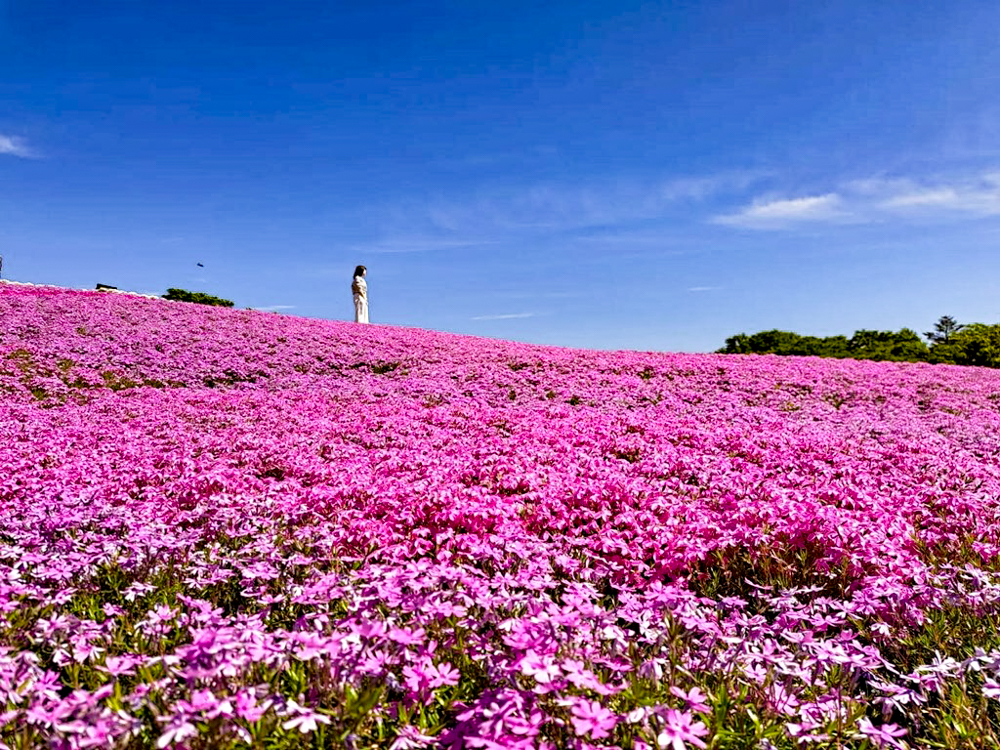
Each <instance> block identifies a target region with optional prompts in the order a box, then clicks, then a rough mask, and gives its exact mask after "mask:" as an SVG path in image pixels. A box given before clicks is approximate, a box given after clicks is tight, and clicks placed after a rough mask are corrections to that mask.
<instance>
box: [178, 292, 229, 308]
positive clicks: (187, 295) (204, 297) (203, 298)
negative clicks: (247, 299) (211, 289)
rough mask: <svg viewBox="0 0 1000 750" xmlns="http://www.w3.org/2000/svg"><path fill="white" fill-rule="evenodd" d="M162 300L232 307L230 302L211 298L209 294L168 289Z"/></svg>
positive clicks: (219, 298)
mask: <svg viewBox="0 0 1000 750" xmlns="http://www.w3.org/2000/svg"><path fill="white" fill-rule="evenodd" d="M163 299H169V300H172V301H173V302H195V303H197V304H199V305H215V306H216V307H232V306H233V303H232V301H230V300H228V299H222V298H221V297H213V296H212V295H211V294H205V293H204V292H189V291H187V290H186V289H174V288H170V289H168V290H167V293H166V294H164V295H163Z"/></svg>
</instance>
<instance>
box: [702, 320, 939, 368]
mask: <svg viewBox="0 0 1000 750" xmlns="http://www.w3.org/2000/svg"><path fill="white" fill-rule="evenodd" d="M718 353H720V354H782V355H796V356H802V357H838V358H847V357H850V358H853V359H876V360H890V361H895V362H902V361H907V362H922V361H925V360H927V358H928V356H929V351H928V349H927V346H926V345H925V344H924V342H923V341H921V340H920V336H918V335H917V334H916V333H915V332H914V331H912V330H910V329H909V328H902V329H900V330H899V331H895V332H894V331H870V330H861V331H855V333H854V335H853V336H852V337H851V338H850V339H848V338H847V337H846V336H826V337H818V336H800V335H799V334H797V333H792V332H791V331H779V330H771V331H761V332H760V333H755V334H753V335H751V336H748V335H747V334H745V333H741V334H738V335H736V336H732V337H730V338H728V339H726V345H725V346H724V347H723V348H721V349H719V350H718Z"/></svg>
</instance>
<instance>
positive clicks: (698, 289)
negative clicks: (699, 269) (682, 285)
mask: <svg viewBox="0 0 1000 750" xmlns="http://www.w3.org/2000/svg"><path fill="white" fill-rule="evenodd" d="M719 289H722V287H721V286H692V287H689V288H688V291H689V292H715V291H718V290H719Z"/></svg>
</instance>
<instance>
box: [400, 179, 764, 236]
mask: <svg viewBox="0 0 1000 750" xmlns="http://www.w3.org/2000/svg"><path fill="white" fill-rule="evenodd" d="M761 176H762V173H757V172H749V171H732V172H726V173H720V174H712V175H702V176H692V177H671V178H665V179H660V180H644V179H635V178H631V177H627V176H621V177H612V178H607V179H605V180H598V181H590V182H587V183H584V184H579V183H567V182H562V181H552V182H547V183H536V184H532V185H522V186H517V187H508V188H498V187H492V188H489V187H484V188H482V189H479V190H473V191H470V192H469V193H467V194H462V195H437V196H431V197H423V196H421V197H420V198H416V199H413V200H409V201H403V202H401V203H398V204H395V205H393V206H390V207H387V208H386V209H385V210H384V211H383V214H384V216H383V219H384V226H383V227H382V230H383V231H382V234H383V235H384V236H385V237H387V238H390V239H391V241H389V242H386V243H385V249H384V250H382V251H383V252H403V251H405V248H404V247H403V246H404V244H405V243H400V242H397V241H396V240H395V239H392V238H394V237H396V236H403V237H406V236H408V235H414V234H418V235H419V234H423V235H425V236H427V237H443V238H447V239H452V238H455V237H457V238H458V239H460V240H463V241H466V244H471V242H468V240H469V238H476V239H477V240H480V241H481V240H484V239H485V240H497V239H502V238H511V237H517V236H523V235H525V234H537V233H539V232H543V233H544V232H561V231H573V230H583V229H593V228H600V227H620V226H624V225H627V224H630V223H635V222H641V221H645V220H650V219H658V218H662V217H666V216H669V215H671V212H674V213H676V212H677V211H679V210H683V207H684V206H688V205H690V204H691V203H696V202H702V201H705V200H707V199H709V198H711V197H714V196H718V195H723V194H738V193H741V192H743V191H745V190H746V188H747V187H749V186H750V185H752V184H754V183H755V182H756V181H758V180H759V179H761ZM436 244H437V243H436V242H434V243H428V246H434V245H436ZM417 246H418V247H419V244H418V245H417ZM397 248H400V249H397Z"/></svg>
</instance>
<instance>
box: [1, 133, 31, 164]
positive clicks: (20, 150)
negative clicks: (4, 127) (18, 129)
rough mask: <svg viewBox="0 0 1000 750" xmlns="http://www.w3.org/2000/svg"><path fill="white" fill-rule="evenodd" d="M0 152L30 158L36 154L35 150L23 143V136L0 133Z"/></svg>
mask: <svg viewBox="0 0 1000 750" xmlns="http://www.w3.org/2000/svg"><path fill="white" fill-rule="evenodd" d="M0 154H9V155H10V156H19V157H21V158H22V159H30V158H32V157H35V156H37V155H38V154H37V152H36V151H35V150H34V149H32V148H30V147H29V146H28V144H27V143H25V141H24V139H23V138H18V137H16V136H13V135H0Z"/></svg>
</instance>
